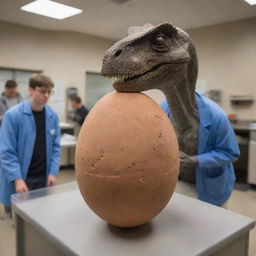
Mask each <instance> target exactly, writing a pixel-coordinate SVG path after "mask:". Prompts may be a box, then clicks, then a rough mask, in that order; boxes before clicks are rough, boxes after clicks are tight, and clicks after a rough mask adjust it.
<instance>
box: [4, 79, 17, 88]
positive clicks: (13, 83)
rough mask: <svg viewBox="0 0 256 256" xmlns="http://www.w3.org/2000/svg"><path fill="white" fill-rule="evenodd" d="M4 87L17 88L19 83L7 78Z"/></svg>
mask: <svg viewBox="0 0 256 256" xmlns="http://www.w3.org/2000/svg"><path fill="white" fill-rule="evenodd" d="M4 87H5V88H6V89H11V88H16V87H17V83H16V82H15V81H14V80H7V81H6V83H5V86H4Z"/></svg>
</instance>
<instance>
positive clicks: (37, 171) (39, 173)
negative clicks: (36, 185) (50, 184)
mask: <svg viewBox="0 0 256 256" xmlns="http://www.w3.org/2000/svg"><path fill="white" fill-rule="evenodd" d="M33 116H34V120H35V125H36V139H35V144H34V151H33V155H32V159H31V162H30V166H29V169H28V175H27V179H37V178H38V179H43V178H46V132H45V109H43V111H33Z"/></svg>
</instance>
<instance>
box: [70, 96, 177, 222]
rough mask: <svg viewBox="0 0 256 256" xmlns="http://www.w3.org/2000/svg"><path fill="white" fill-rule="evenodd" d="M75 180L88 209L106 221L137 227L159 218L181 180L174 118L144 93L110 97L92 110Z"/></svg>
mask: <svg viewBox="0 0 256 256" xmlns="http://www.w3.org/2000/svg"><path fill="white" fill-rule="evenodd" d="M75 165H76V176H77V181H78V185H79V189H80V191H81V194H82V196H83V198H84V200H85V201H86V203H87V204H88V206H89V207H90V208H91V209H92V210H93V211H94V212H95V213H96V214H97V215H98V216H99V217H101V218H102V219H103V220H105V221H106V222H108V223H110V224H112V225H115V226H119V227H134V226H138V225H141V224H144V223H146V222H148V221H150V220H151V219H152V218H153V217H155V216H156V215H157V214H158V213H159V212H160V211H161V210H162V209H163V208H164V207H165V206H166V204H167V203H168V201H169V200H170V198H171V196H172V194H173V191H174V189H175V185H176V182H177V178H178V172H179V150H178V143H177V139H176V136H175V133H174V129H173V127H172V125H171V122H170V120H169V119H168V117H167V116H166V115H165V113H164V112H163V111H162V109H161V108H160V107H159V105H158V104H157V103H155V102H154V101H153V100H152V99H151V98H149V97H148V96H146V95H144V94H142V93H119V92H113V93H109V94H107V95H106V96H104V97H103V98H101V100H99V101H98V102H97V104H96V105H95V106H94V107H93V108H92V110H91V111H90V113H89V115H88V116H87V118H86V121H85V122H84V124H83V126H82V128H81V131H80V134H79V138H78V143H77V148H76V159H75Z"/></svg>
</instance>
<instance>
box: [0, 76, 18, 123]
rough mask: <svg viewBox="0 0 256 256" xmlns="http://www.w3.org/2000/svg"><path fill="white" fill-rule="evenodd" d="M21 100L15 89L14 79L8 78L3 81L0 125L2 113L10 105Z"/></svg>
mask: <svg viewBox="0 0 256 256" xmlns="http://www.w3.org/2000/svg"><path fill="white" fill-rule="evenodd" d="M21 101H22V97H21V95H20V94H19V93H18V91H17V83H16V82H15V81H14V80H8V81H6V83H5V89H4V92H2V95H1V97H0V125H1V121H2V119H3V115H4V113H5V112H6V111H7V110H8V109H9V108H10V107H12V106H14V105H16V104H18V103H20V102H21Z"/></svg>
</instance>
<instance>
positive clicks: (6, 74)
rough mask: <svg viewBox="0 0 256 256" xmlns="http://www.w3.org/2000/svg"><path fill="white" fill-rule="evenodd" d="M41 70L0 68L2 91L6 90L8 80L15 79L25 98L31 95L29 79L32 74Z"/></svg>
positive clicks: (0, 86)
mask: <svg viewBox="0 0 256 256" xmlns="http://www.w3.org/2000/svg"><path fill="white" fill-rule="evenodd" d="M37 72H40V71H27V70H18V69H5V68H0V93H2V92H3V91H4V85H5V82H6V81H7V80H10V79H11V80H15V81H16V83H17V84H18V91H19V93H20V94H21V96H22V98H23V99H27V98H28V97H29V93H28V81H29V78H30V77H31V75H32V74H34V73H37Z"/></svg>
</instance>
